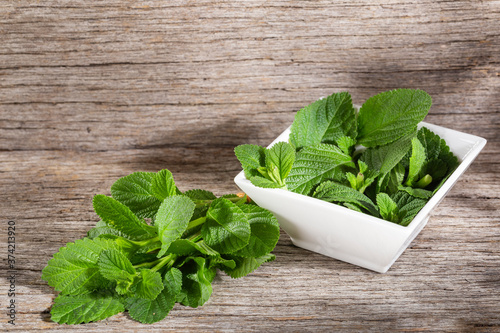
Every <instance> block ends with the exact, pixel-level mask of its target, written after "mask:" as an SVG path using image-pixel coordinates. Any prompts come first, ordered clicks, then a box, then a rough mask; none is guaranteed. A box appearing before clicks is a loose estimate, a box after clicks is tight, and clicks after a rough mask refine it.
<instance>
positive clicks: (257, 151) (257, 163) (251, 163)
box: [234, 144, 266, 178]
mask: <svg viewBox="0 0 500 333" xmlns="http://www.w3.org/2000/svg"><path fill="white" fill-rule="evenodd" d="M264 151H265V148H264V147H261V146H257V145H248V144H245V145H239V146H237V147H236V148H234V153H235V155H236V157H237V158H238V160H239V161H240V163H241V167H242V168H243V170H244V172H245V176H246V177H247V178H250V177H252V176H256V175H258V174H259V172H258V171H257V169H258V168H260V167H263V166H265V159H266V157H265V152H264Z"/></svg>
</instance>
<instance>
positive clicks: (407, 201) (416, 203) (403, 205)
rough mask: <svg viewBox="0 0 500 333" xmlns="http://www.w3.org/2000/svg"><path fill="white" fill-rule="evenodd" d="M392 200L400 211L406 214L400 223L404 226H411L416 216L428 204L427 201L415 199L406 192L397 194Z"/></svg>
mask: <svg viewBox="0 0 500 333" xmlns="http://www.w3.org/2000/svg"><path fill="white" fill-rule="evenodd" d="M391 198H392V200H394V202H396V204H397V206H398V208H399V211H400V212H402V213H403V212H404V215H403V217H402V220H401V222H400V224H401V225H403V226H407V225H408V224H410V222H411V221H412V220H413V218H414V217H415V215H417V214H418V212H419V211H420V210H421V209H422V208H423V207H424V206H425V204H426V203H427V200H424V199H419V198H415V197H413V196H411V195H410V194H408V193H406V192H404V191H399V192H397V193H395V194H394V195H393V196H392V197H391Z"/></svg>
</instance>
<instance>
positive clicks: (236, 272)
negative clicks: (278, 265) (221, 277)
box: [223, 254, 276, 279]
mask: <svg viewBox="0 0 500 333" xmlns="http://www.w3.org/2000/svg"><path fill="white" fill-rule="evenodd" d="M230 258H232V259H233V260H234V261H235V262H236V267H235V268H233V269H230V268H225V269H224V268H223V271H224V272H226V274H227V275H229V276H230V277H232V278H233V279H238V278H241V277H243V276H246V275H248V274H250V273H252V272H253V271H254V270H256V269H257V268H259V267H260V265H262V264H263V263H266V262H270V261H273V260H274V259H276V256H275V255H274V254H266V255H263V256H261V257H257V258H242V257H235V256H230Z"/></svg>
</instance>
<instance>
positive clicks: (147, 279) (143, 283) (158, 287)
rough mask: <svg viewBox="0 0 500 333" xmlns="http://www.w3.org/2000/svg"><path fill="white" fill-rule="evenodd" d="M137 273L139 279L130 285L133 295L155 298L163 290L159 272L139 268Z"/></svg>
mask: <svg viewBox="0 0 500 333" xmlns="http://www.w3.org/2000/svg"><path fill="white" fill-rule="evenodd" d="M139 273H140V276H139V279H138V280H137V281H135V282H134V285H133V286H132V288H133V289H134V291H135V295H136V296H137V298H145V299H150V300H151V299H155V298H156V297H157V296H158V294H159V293H160V292H161V291H162V290H163V283H162V280H161V275H160V273H158V272H154V271H152V270H150V269H141V270H140V271H139Z"/></svg>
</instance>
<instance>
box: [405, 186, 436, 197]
mask: <svg viewBox="0 0 500 333" xmlns="http://www.w3.org/2000/svg"><path fill="white" fill-rule="evenodd" d="M398 189H399V190H400V191H405V192H406V193H408V194H410V195H411V196H414V197H415V198H421V199H429V198H430V197H432V191H429V190H424V189H421V188H413V187H409V186H403V185H401V186H399V187H398Z"/></svg>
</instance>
